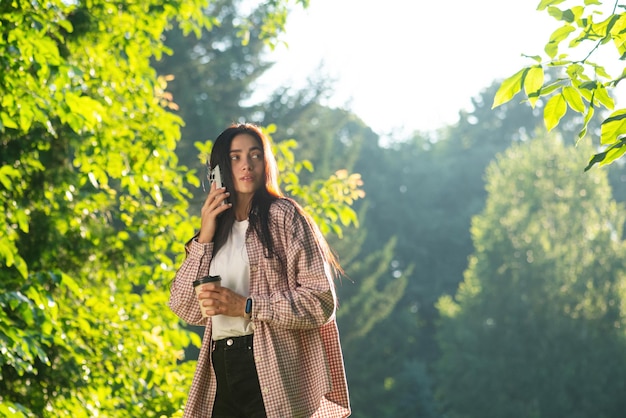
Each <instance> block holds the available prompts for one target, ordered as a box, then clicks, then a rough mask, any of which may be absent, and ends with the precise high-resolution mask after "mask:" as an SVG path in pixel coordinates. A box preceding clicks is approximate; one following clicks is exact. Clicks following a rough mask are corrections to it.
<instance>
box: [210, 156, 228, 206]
mask: <svg viewBox="0 0 626 418" xmlns="http://www.w3.org/2000/svg"><path fill="white" fill-rule="evenodd" d="M213 183H215V188H216V189H219V188H221V187H224V184H223V183H222V172H221V171H220V166H219V165H216V166H215V167H214V168H213V169H212V170H211V172H210V173H209V184H213ZM225 203H226V200H223V201H222V203H220V205H223V204H225Z"/></svg>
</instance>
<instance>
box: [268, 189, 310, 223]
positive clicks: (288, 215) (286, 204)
mask: <svg viewBox="0 0 626 418" xmlns="http://www.w3.org/2000/svg"><path fill="white" fill-rule="evenodd" d="M269 212H270V220H271V221H272V222H273V223H274V224H275V225H280V226H282V228H284V229H286V230H292V231H295V230H301V229H303V228H304V229H309V228H310V227H311V225H310V221H309V219H308V217H307V215H305V212H304V209H302V207H301V206H300V205H299V204H298V202H296V201H295V200H293V199H291V198H288V197H281V198H278V199H276V200H275V201H274V202H272V205H271V206H270V210H269Z"/></svg>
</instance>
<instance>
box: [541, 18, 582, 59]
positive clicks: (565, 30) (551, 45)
mask: <svg viewBox="0 0 626 418" xmlns="http://www.w3.org/2000/svg"><path fill="white" fill-rule="evenodd" d="M574 30H575V28H574V27H573V26H571V25H564V26H562V27H560V28H558V29H557V30H555V31H554V32H552V35H551V36H550V40H549V41H548V43H547V44H546V47H545V49H544V50H545V51H546V54H548V56H549V57H550V58H554V57H556V54H557V53H558V52H559V44H560V43H561V41H563V40H565V39H567V37H568V36H569V34H570V33H572V32H573V31H574Z"/></svg>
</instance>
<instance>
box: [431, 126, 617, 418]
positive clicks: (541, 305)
mask: <svg viewBox="0 0 626 418" xmlns="http://www.w3.org/2000/svg"><path fill="white" fill-rule="evenodd" d="M590 148H591V147H590V146H589V145H587V146H585V147H584V148H583V149H584V151H589V150H590ZM581 161H584V157H583V156H581V155H580V153H579V152H578V151H577V150H576V149H574V148H573V147H571V146H569V147H566V146H564V145H563V143H562V142H561V141H560V140H558V139H556V138H554V137H545V138H538V139H535V140H532V141H529V142H525V143H520V144H517V145H514V146H512V147H511V148H510V149H509V150H507V151H506V152H504V153H503V154H502V155H500V156H499V157H498V158H497V160H496V161H494V162H493V163H491V164H490V165H489V168H488V169H487V174H486V177H487V192H488V197H487V202H486V206H485V209H484V210H483V212H482V213H481V214H479V215H477V216H476V217H475V218H474V219H473V221H472V239H473V243H474V248H475V250H474V254H473V255H472V257H471V258H470V262H469V267H468V269H467V270H466V272H465V278H464V281H463V282H462V283H461V285H460V286H459V288H458V290H457V292H456V295H455V296H454V298H452V297H450V296H444V297H442V298H441V299H440V300H439V302H438V309H439V311H440V313H441V315H442V318H441V320H440V322H439V325H438V330H437V337H438V342H439V344H440V348H441V352H442V355H441V358H440V360H439V361H438V366H437V379H436V382H437V396H438V399H439V401H440V404H441V405H442V407H443V413H444V414H445V415H446V416H449V417H453V418H454V417H464V418H471V417H477V418H478V417H480V418H489V417H494V418H495V417H503V416H522V417H552V416H568V417H580V418H583V417H589V416H603V417H619V416H621V415H623V410H624V407H626V404H625V403H624V399H623V397H622V396H621V393H623V390H624V387H623V384H622V383H621V382H623V381H624V379H625V378H626V358H625V357H624V355H623V352H624V349H625V348H626V347H625V346H624V344H625V343H624V331H623V327H624V322H625V321H626V311H625V310H624V307H625V306H626V304H625V301H626V293H625V292H624V289H625V287H624V285H625V284H626V274H625V273H626V270H625V267H626V265H625V264H624V261H623V260H624V250H625V249H626V248H625V246H624V241H623V238H622V237H623V235H622V233H623V231H622V228H623V225H624V220H625V219H626V218H625V217H624V215H623V209H622V207H621V206H620V205H618V204H616V203H615V202H614V201H613V200H612V198H611V190H610V187H609V185H608V181H607V176H606V172H604V171H596V172H588V173H586V174H585V173H583V172H581V171H580V170H579V169H578V168H579V164H580V163H581Z"/></svg>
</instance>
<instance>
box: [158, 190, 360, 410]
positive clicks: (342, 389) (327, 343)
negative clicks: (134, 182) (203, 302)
mask: <svg viewBox="0 0 626 418" xmlns="http://www.w3.org/2000/svg"><path fill="white" fill-rule="evenodd" d="M270 229H271V233H272V239H273V244H274V250H275V255H274V257H273V258H266V257H265V256H264V252H263V246H262V244H261V241H260V240H259V238H258V237H257V235H256V233H255V232H254V231H253V230H252V229H251V228H248V230H247V231H246V250H247V252H248V258H249V262H250V297H251V298H252V300H253V310H252V321H254V325H255V332H254V356H255V362H256V367H257V372H258V376H259V383H260V386H261V392H262V394H263V401H264V403H265V409H266V412H267V417H268V418H308V417H315V418H340V417H347V416H349V415H350V405H349V398H348V386H347V382H346V376H345V370H344V365H343V357H342V352H341V345H340V342H339V331H338V328H337V323H336V320H335V309H336V295H335V290H334V283H333V279H332V276H331V275H330V274H329V271H328V265H327V264H326V263H325V261H324V258H323V255H322V252H321V250H320V248H319V246H318V244H317V243H316V241H315V239H314V234H316V233H319V232H318V231H317V230H316V229H313V228H311V227H310V226H309V224H308V223H307V222H306V221H305V219H304V218H303V217H302V215H300V214H299V213H298V212H297V210H296V208H295V207H294V205H293V203H292V202H290V201H289V200H287V199H279V200H277V201H276V202H275V203H273V204H272V206H271V207H270ZM212 251H213V243H208V244H200V243H198V242H197V241H196V240H193V241H192V242H191V243H190V244H189V246H188V255H187V258H186V259H185V261H184V262H183V264H182V265H181V267H180V268H179V270H178V272H177V274H176V277H175V279H174V282H173V283H172V286H171V293H170V301H169V306H170V308H171V309H172V311H173V312H174V313H176V315H178V316H179V317H180V318H181V319H182V320H183V321H186V322H187V323H189V324H192V325H205V326H206V330H205V333H204V338H203V340H202V347H201V348H200V354H199V358H198V363H197V365H196V372H195V375H194V378H193V381H192V383H191V389H190V391H189V397H188V400H187V404H186V406H185V412H184V417H185V418H209V417H210V416H211V412H212V410H213V402H214V399H215V393H216V385H217V382H216V378H215V373H214V371H213V366H212V363H211V355H210V354H211V345H212V344H211V319H210V318H207V319H203V318H202V314H201V312H200V308H199V305H198V300H197V298H196V295H195V292H194V290H193V287H192V282H193V281H194V280H195V279H197V278H199V277H203V276H206V275H207V274H208V271H209V264H210V262H211V257H212Z"/></svg>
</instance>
